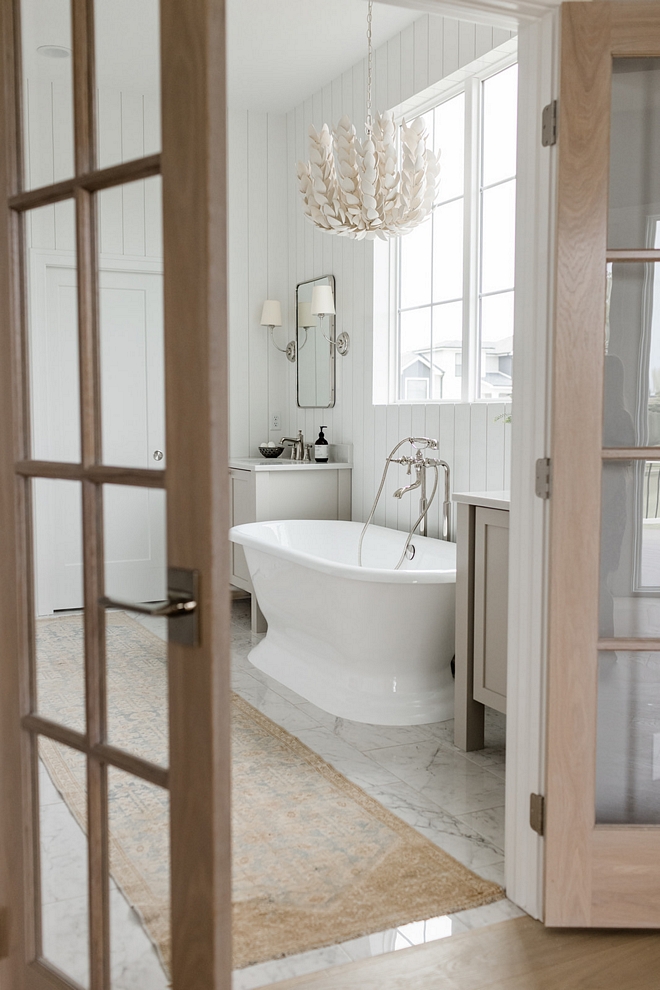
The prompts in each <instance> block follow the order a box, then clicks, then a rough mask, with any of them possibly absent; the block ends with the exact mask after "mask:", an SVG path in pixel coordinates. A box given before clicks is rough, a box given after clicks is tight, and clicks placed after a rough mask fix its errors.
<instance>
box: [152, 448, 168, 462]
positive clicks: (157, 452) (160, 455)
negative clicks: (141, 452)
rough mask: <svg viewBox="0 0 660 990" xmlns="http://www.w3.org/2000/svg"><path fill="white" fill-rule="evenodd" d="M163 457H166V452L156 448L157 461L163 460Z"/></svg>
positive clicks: (155, 458) (155, 457) (155, 456)
mask: <svg viewBox="0 0 660 990" xmlns="http://www.w3.org/2000/svg"><path fill="white" fill-rule="evenodd" d="M163 457H165V454H164V453H163V452H162V450H154V460H155V461H162V459H163Z"/></svg>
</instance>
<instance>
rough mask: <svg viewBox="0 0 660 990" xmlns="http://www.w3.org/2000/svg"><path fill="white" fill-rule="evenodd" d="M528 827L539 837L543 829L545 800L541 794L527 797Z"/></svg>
mask: <svg viewBox="0 0 660 990" xmlns="http://www.w3.org/2000/svg"><path fill="white" fill-rule="evenodd" d="M529 826H530V828H533V829H534V831H535V832H538V834H539V835H543V832H544V828H545V798H544V797H543V795H542V794H530V795H529Z"/></svg>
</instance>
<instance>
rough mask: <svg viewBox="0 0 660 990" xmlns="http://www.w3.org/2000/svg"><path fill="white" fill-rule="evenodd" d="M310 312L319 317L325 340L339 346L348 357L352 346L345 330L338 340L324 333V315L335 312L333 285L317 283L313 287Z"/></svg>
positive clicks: (338, 348) (339, 349) (342, 354)
mask: <svg viewBox="0 0 660 990" xmlns="http://www.w3.org/2000/svg"><path fill="white" fill-rule="evenodd" d="M310 312H311V315H312V316H318V317H319V324H320V330H321V336H322V337H323V339H324V340H327V341H328V343H329V344H331V345H332V346H333V347H336V348H337V351H338V352H339V354H341V356H342V357H346V355H347V354H348V349H349V347H350V346H351V338H350V337H349V336H348V334H347V333H346V332H345V331H344V332H343V333H340V334H339V336H338V337H337V339H336V340H332V339H331V338H330V337H328V336H326V334H324V333H323V317H324V316H331V315H332V314H333V313H334V312H335V300H334V297H333V294H332V286H331V285H315V286H314V288H313V289H312V302H311V305H310ZM330 353H332V352H330Z"/></svg>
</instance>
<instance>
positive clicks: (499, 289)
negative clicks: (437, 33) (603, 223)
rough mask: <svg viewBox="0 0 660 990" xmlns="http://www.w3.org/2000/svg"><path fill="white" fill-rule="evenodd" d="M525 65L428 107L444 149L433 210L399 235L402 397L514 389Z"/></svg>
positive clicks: (499, 395) (501, 393) (504, 395)
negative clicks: (520, 105)
mask: <svg viewBox="0 0 660 990" xmlns="http://www.w3.org/2000/svg"><path fill="white" fill-rule="evenodd" d="M517 86H518V67H517V65H516V64H513V65H509V66H507V67H506V68H504V69H500V70H499V71H497V72H495V73H492V74H491V75H490V76H487V77H485V78H478V79H470V80H467V82H466V84H465V86H464V89H463V90H462V91H461V92H459V93H458V94H455V95H453V96H452V97H450V98H449V99H446V100H445V101H444V102H442V103H440V104H438V105H437V106H436V107H435V108H433V109H432V110H429V111H428V112H427V113H426V114H425V115H424V121H425V123H426V127H427V130H428V132H429V136H430V140H431V141H432V143H433V147H434V150H435V151H436V153H439V156H440V182H439V189H438V195H437V199H436V202H435V204H434V207H433V212H432V214H431V218H430V219H429V220H428V221H426V222H425V223H423V224H422V225H421V226H420V227H417V228H416V229H415V230H414V231H412V232H411V233H410V234H407V235H406V236H404V237H401V238H399V239H398V241H397V242H394V251H395V252H396V256H395V268H396V274H397V279H396V293H395V298H396V320H395V325H396V347H395V354H396V361H397V369H396V375H395V378H396V381H397V389H396V394H395V395H394V396H393V397H392V398H393V400H394V401H399V402H429V401H440V400H447V401H453V402H460V401H461V400H467V401H471V400H474V399H480V398H483V399H492V400H507V399H509V398H510V397H511V392H512V390H511V384H512V383H511V365H512V355H513V300H514V271H515V212H516V132H517Z"/></svg>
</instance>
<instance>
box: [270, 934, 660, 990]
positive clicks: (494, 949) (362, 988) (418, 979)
mask: <svg viewBox="0 0 660 990" xmlns="http://www.w3.org/2000/svg"><path fill="white" fill-rule="evenodd" d="M659 987H660V933H658V932H639V931H635V932H620V931H616V932H614V931H613V932H609V931H607V932H604V931H585V930H580V931H578V930H571V929H558V928H555V929H551V928H544V926H543V925H541V924H540V923H539V922H538V921H533V920H532V919H531V918H528V917H525V918H516V919H515V920H514V921H504V922H502V923H501V924H498V925H490V926H489V927H487V928H482V929H478V930H477V931H474V932H465V933H464V934H461V935H453V936H452V937H451V938H446V939H441V940H440V941H438V942H429V943H428V944H426V945H419V946H415V948H411V949H402V950H401V951H399V952H390V953H387V954H386V955H383V956H377V957H376V958H375V959H363V960H361V961H360V962H356V963H350V964H348V965H346V966H335V967H333V968H332V969H326V970H322V971H321V972H320V973H312V974H310V975H308V976H298V977H295V979H292V980H285V981H283V982H281V983H277V984H274V985H273V988H272V990H658V988H659Z"/></svg>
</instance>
